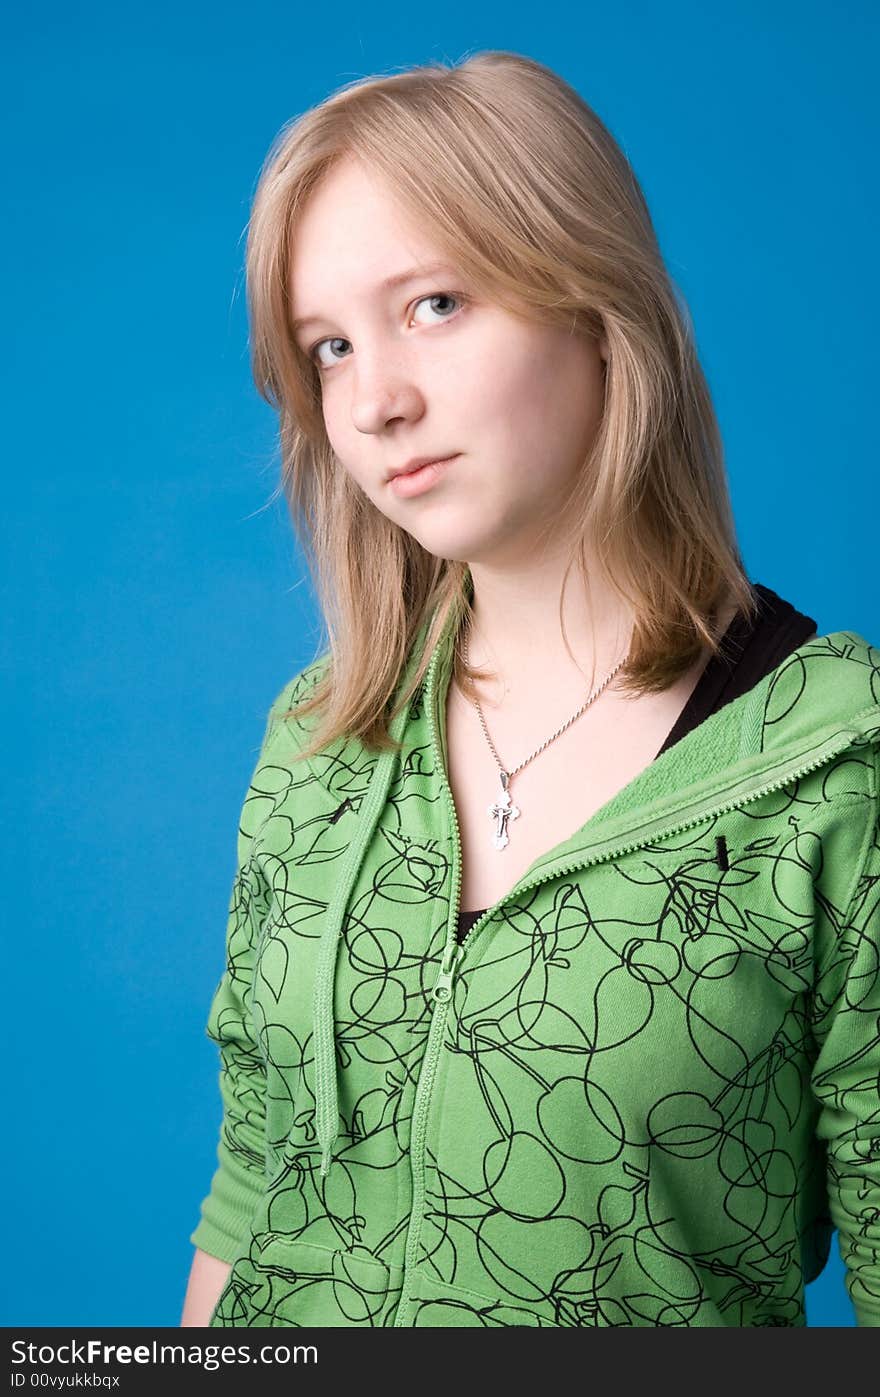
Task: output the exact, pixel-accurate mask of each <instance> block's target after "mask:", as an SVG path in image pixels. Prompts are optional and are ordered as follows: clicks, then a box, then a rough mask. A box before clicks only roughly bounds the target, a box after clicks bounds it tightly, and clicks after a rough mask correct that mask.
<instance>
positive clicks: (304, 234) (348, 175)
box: [290, 158, 449, 319]
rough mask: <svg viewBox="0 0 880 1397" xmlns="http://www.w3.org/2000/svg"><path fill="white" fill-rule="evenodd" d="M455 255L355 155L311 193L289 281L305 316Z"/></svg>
mask: <svg viewBox="0 0 880 1397" xmlns="http://www.w3.org/2000/svg"><path fill="white" fill-rule="evenodd" d="M448 263H449V258H448V255H447V254H445V253H444V249H443V248H442V247H441V246H440V245H439V244H438V243H436V242H435V241H433V240H432V239H431V237H430V235H429V234H428V233H427V232H426V230H424V229H423V228H419V227H418V226H417V225H416V224H415V222H414V221H413V220H412V219H411V217H410V215H409V214H408V212H407V210H405V209H404V208H403V207H402V206H401V205H400V203H399V202H398V200H397V199H396V198H395V195H394V193H393V191H392V190H391V189H390V188H389V187H388V186H387V185H386V184H385V183H384V181H383V180H382V179H381V177H380V176H379V175H378V174H377V173H376V172H374V171H372V170H368V169H367V168H366V167H364V166H363V165H362V164H361V163H360V162H358V161H355V160H353V159H351V158H348V159H346V161H345V162H344V163H340V164H339V165H338V166H336V167H334V168H333V169H332V170H330V171H329V173H328V174H327V175H325V176H324V178H323V180H322V181H321V182H320V184H319V185H318V186H317V187H316V188H315V189H314V190H312V192H311V194H310V195H309V197H308V200H307V201H306V204H305V207H304V208H303V210H302V212H301V214H300V216H299V219H298V221H297V225H296V228H295V231H294V236H293V239H292V245H291V267H290V287H291V298H292V301H293V306H292V310H293V315H294V316H295V317H297V318H298V319H304V318H306V317H309V316H312V315H317V314H318V313H324V312H325V311H327V312H329V311H330V309H331V303H332V302H335V301H336V300H338V296H339V294H340V292H341V291H342V290H343V289H344V290H345V293H346V295H350V294H354V295H362V296H367V295H368V294H370V293H372V292H374V291H376V290H377V289H381V288H382V286H383V283H385V282H386V281H387V280H388V279H390V278H394V277H396V276H398V275H399V274H400V273H402V272H405V271H407V270H408V269H410V268H412V267H418V266H424V267H428V266H430V265H434V264H447V265H448Z"/></svg>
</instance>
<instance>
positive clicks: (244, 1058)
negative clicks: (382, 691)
mask: <svg viewBox="0 0 880 1397" xmlns="http://www.w3.org/2000/svg"><path fill="white" fill-rule="evenodd" d="M288 693H289V686H288V687H287V688H285V690H284V691H282V695H281V696H280V698H279V699H276V701H275V703H273V705H272V709H271V710H270V713H269V719H268V722H267V724H266V730H265V733H264V736H263V741H262V743H261V745H260V755H259V757H258V759H257V764H256V767H255V770H254V773H253V775H252V777H251V781H250V785H249V788H248V791H247V794H246V796H245V800H244V804H243V807H242V811H241V817H240V820H239V832H238V859H237V869H236V873H235V878H234V880H233V884H232V893H231V897H230V902H229V912H228V918H227V926H226V968H225V970H224V972H223V974H222V976H221V978H220V983H219V984H218V986H217V988H216V990H215V992H214V996H213V999H212V1001H211V1005H210V1009H209V1013H208V1021H207V1025H206V1030H205V1031H206V1033H207V1035H208V1037H209V1038H211V1039H213V1041H214V1042H215V1043H216V1044H217V1045H218V1046H219V1049H220V1078H219V1081H220V1097H221V1102H222V1120H221V1124H220V1135H219V1142H218V1145H217V1160H218V1167H217V1169H216V1172H215V1173H214V1176H213V1178H212V1180H211V1186H210V1191H209V1193H208V1195H207V1197H206V1198H205V1199H204V1200H203V1201H202V1204H201V1219H200V1221H199V1223H198V1226H197V1227H196V1229H195V1231H194V1232H193V1233H191V1235H190V1241H191V1242H192V1243H193V1244H194V1245H195V1246H197V1247H199V1248H200V1250H202V1251H204V1252H207V1253H208V1254H209V1255H211V1256H216V1257H219V1259H220V1260H221V1261H228V1262H231V1261H233V1260H234V1258H235V1257H236V1255H237V1254H238V1251H239V1249H240V1246H241V1243H242V1241H243V1239H244V1238H245V1237H246V1235H247V1228H248V1223H249V1221H250V1218H251V1217H252V1215H253V1212H254V1210H255V1208H256V1206H257V1203H258V1202H259V1199H260V1197H261V1195H262V1193H263V1189H264V1186H265V1167H266V1065H265V1062H264V1059H263V1057H262V1054H261V1052H260V1047H259V1044H258V1042H257V1038H256V1034H255V1032H254V1026H253V1015H252V995H253V988H254V983H253V981H254V960H255V956H256V952H257V947H258V941H259V933H260V928H261V926H262V925H263V923H264V921H265V919H266V916H267V913H268V908H269V899H270V889H269V888H268V886H267V884H266V881H265V876H264V874H263V872H262V870H261V868H260V867H259V863H258V860H256V859H255V858H254V857H253V850H254V841H255V836H256V834H257V832H258V830H259V829H260V827H261V825H262V824H263V823H264V822H265V820H266V819H267V817H268V816H269V814H271V810H272V800H271V785H269V786H268V787H267V789H266V790H265V791H264V790H262V789H261V785H262V783H261V780H260V771H261V768H262V767H263V764H264V761H265V759H266V755H267V752H268V749H269V747H270V745H271V744H272V740H273V738H274V736H275V733H276V731H277V729H278V726H279V725H278V720H277V717H276V712H277V710H278V709H279V707H280V706H281V701H282V700H283V699H284V697H285V696H286V695H287V694H288Z"/></svg>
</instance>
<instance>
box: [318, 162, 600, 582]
mask: <svg viewBox="0 0 880 1397" xmlns="http://www.w3.org/2000/svg"><path fill="white" fill-rule="evenodd" d="M429 232H430V230H429V229H421V228H418V227H415V226H414V225H413V224H412V223H411V222H409V221H408V219H407V218H406V216H405V214H404V212H403V211H402V210H401V208H400V206H399V205H398V204H396V202H395V201H394V199H393V197H392V195H391V193H390V191H389V190H388V189H387V188H386V187H384V185H383V183H382V181H381V179H380V178H379V176H377V175H375V174H373V173H371V172H369V171H368V170H366V169H365V168H364V167H363V166H362V165H361V164H360V163H359V162H357V161H355V160H354V159H353V158H351V157H347V158H346V160H345V161H344V162H340V164H339V165H337V166H336V167H335V168H334V169H333V170H331V171H330V173H329V174H328V175H327V176H326V177H325V179H324V180H323V181H322V183H321V184H320V185H319V186H318V188H317V189H316V190H314V191H313V192H312V194H311V196H310V199H309V202H308V204H307V205H306V207H305V209H304V211H303V214H302V216H301V219H300V222H299V225H298V230H297V235H296V241H295V249H294V256H293V266H292V298H293V315H294V317H296V319H297V321H298V322H299V321H303V320H306V319H307V321H308V323H304V324H297V327H296V338H297V341H298V343H299V345H300V347H301V348H302V349H303V350H304V351H305V352H307V353H308V352H311V354H312V357H313V359H314V361H315V363H316V365H317V366H318V373H319V377H320V381H321V386H322V409H323V415H324V423H325V426H326V431H327V436H328V438H329V441H330V444H331V446H332V448H333V450H334V452H335V454H336V456H337V458H338V460H339V462H340V463H341V465H342V466H343V467H344V469H345V470H346V471H348V472H349V474H350V475H351V477H352V478H353V479H354V481H355V482H356V483H357V484H358V485H359V486H360V488H361V489H362V490H363V492H364V494H365V495H367V497H368V498H369V499H370V500H371V501H372V503H373V504H374V505H375V506H376V508H377V509H379V510H381V511H382V513H383V514H385V515H387V517H388V518H389V519H391V520H393V522H394V523H395V524H398V525H400V527H401V528H403V529H406V530H407V532H408V533H410V534H412V535H413V536H414V537H415V538H416V539H417V540H418V542H419V543H420V544H421V545H422V547H423V548H425V549H426V550H427V551H428V552H429V553H431V554H433V555H434V556H436V557H442V558H447V559H456V560H460V561H465V562H468V563H472V562H474V563H486V564H498V565H508V564H516V563H517V562H525V561H528V560H529V559H530V558H532V557H533V549H534V546H535V542H536V540H537V537H538V534H539V532H540V531H541V529H542V527H546V526H547V524H548V522H550V521H552V520H553V519H554V518H555V516H556V514H557V513H558V510H559V505H560V500H561V499H562V498H563V496H564V495H565V494H566V492H567V491H568V489H570V487H571V485H572V483H573V480H574V477H575V475H576V474H577V473H578V471H579V470H580V468H581V465H582V462H583V459H584V457H585V455H586V453H587V452H588V450H589V448H590V446H591V444H592V441H593V439H594V436H595V433H596V430H597V428H598V425H599V422H600V419H601V414H602V406H603V398H604V378H603V368H604V365H603V360H605V359H606V358H607V346H606V343H605V340H604V337H603V339H602V340H601V341H600V342H598V343H597V342H595V341H594V340H591V339H588V338H586V337H584V336H580V335H573V334H569V332H568V331H567V330H565V329H561V328H555V327H548V326H543V325H535V324H527V323H524V322H523V321H522V320H520V319H518V318H516V317H515V316H513V315H511V314H510V313H509V312H508V311H506V310H504V309H502V308H501V307H499V306H497V305H494V304H492V303H490V302H488V301H486V300H483V299H481V298H479V297H478V296H476V295H475V294H474V293H473V292H472V289H471V287H470V286H469V285H468V284H467V283H466V282H465V280H464V278H463V276H462V274H461V273H459V272H458V271H457V270H456V268H455V266H453V265H449V264H448V261H447V259H446V258H445V257H444V256H443V254H442V253H441V252H440V250H439V249H438V247H437V246H436V245H435V244H434V243H432V241H431V238H430V236H429ZM434 264H442V266H438V267H437V269H436V270H429V268H430V267H433V266H434ZM419 268H421V270H419ZM404 274H406V280H403V277H404ZM391 278H396V279H399V280H396V281H395V282H394V283H393V284H386V283H388V281H389V279H391ZM448 456H454V459H453V460H451V461H449V463H448V464H447V465H445V466H443V467H441V468H438V469H437V470H428V471H424V472H422V474H421V475H420V476H419V477H418V480H416V479H415V477H412V478H411V479H410V481H409V482H408V483H409V487H410V492H409V493H407V492H406V486H405V485H404V484H402V483H401V482H398V483H397V484H395V483H392V480H391V472H392V471H394V470H398V469H399V468H400V467H402V466H406V465H407V464H408V463H409V462H411V461H413V460H414V459H415V458H422V459H428V460H432V461H436V460H438V459H439V458H441V457H448ZM413 487H416V488H415V489H413Z"/></svg>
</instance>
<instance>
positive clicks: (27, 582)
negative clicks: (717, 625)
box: [0, 0, 880, 1325]
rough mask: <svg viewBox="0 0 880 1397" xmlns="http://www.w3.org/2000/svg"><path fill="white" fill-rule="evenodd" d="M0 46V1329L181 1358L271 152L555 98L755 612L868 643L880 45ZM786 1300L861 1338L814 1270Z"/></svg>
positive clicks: (288, 21) (607, 32) (855, 19)
mask: <svg viewBox="0 0 880 1397" xmlns="http://www.w3.org/2000/svg"><path fill="white" fill-rule="evenodd" d="M5 29H6V33H7V36H8V44H7V47H6V57H5V63H4V68H5V71H4V72H3V74H2V82H0V94H2V95H0V102H2V104H3V107H4V108H5V111H4V116H5V118H6V120H5V121H4V129H5V130H6V131H7V133H8V137H9V141H8V145H7V148H6V150H5V152H4V169H5V187H6V194H7V201H6V205H7V206H6V213H5V216H4V219H3V220H2V225H0V227H2V232H0V236H2V238H3V241H4V243H5V248H4V264H5V266H6V281H5V301H6V309H7V315H6V322H5V334H4V337H3V354H4V360H5V362H4V380H5V382H6V384H7V385H8V387H9V389H10V396H9V408H10V409H11V410H7V413H6V420H7V423H8V425H9V428H10V430H9V435H8V437H7V439H6V440H7V447H6V453H5V466H4V467H3V489H4V496H5V499H4V504H5V508H4V510H3V515H4V524H5V533H6V539H5V546H4V548H3V561H2V568H3V578H2V581H3V585H4V595H5V604H4V605H3V607H2V642H3V653H4V658H5V676H6V677H5V683H4V684H3V687H2V698H0V702H2V705H3V730H4V733H5V736H6V739H7V741H6V757H5V761H4V781H3V786H4V795H5V799H6V803H7V808H6V815H5V820H4V828H5V836H6V837H5V838H4V839H3V841H2V850H3V859H4V864H5V868H4V879H5V886H6V889H7V892H6V897H5V913H6V916H5V921H6V932H7V944H8V949H7V951H6V953H5V955H4V962H3V963H4V969H5V978H4V984H3V988H4V996H3V998H4V1008H5V1010H6V1013H5V1016H4V1017H5V1022H6V1024H7V1038H6V1042H5V1048H6V1049H7V1053H6V1060H7V1063H8V1065H9V1067H10V1074H9V1076H8V1078H7V1080H6V1108H5V1117H6V1126H7V1144H6V1148H5V1149H4V1151H3V1152H2V1158H3V1168H4V1170H5V1171H6V1179H5V1192H4V1197H5V1198H6V1200H7V1204H6V1211H7V1226H6V1229H5V1233H6V1237H7V1241H6V1244H5V1249H6V1263H5V1265H4V1267H3V1268H2V1269H3V1276H2V1285H3V1287H4V1288H5V1290H6V1294H5V1295H4V1298H3V1310H2V1315H0V1321H2V1323H4V1324H7V1325H11V1324H33V1325H98V1324H108V1325H153V1324H160V1325H168V1324H171V1325H175V1324H177V1322H178V1320H179V1315H180V1307H181V1303H182V1299H183V1293H184V1287H185V1284H186V1277H187V1272H188V1269H189V1265H190V1261H191V1257H192V1248H191V1245H190V1243H189V1240H188V1237H189V1233H190V1232H191V1230H192V1228H193V1227H194V1225H195V1222H196V1220H197V1212H198V1204H199V1201H200V1199H201V1197H202V1195H203V1194H204V1192H205V1191H206V1190H207V1186H208V1183H209V1180H210V1176H211V1173H212V1172H213V1168H214V1164H215V1154H214V1151H215V1145H216V1134H217V1129H218V1125H219V1112H220V1103H219V1095H218V1094H217V1077H216V1074H217V1065H218V1064H217V1055H216V1049H215V1047H214V1045H213V1044H211V1043H210V1042H209V1041H208V1039H207V1038H206V1037H205V1034H204V1022H205V1018H206V1015H207V1010H208V1005H209V1001H210V997H211V994H212V992H213V988H214V985H215V982H216V980H217V977H218V976H219V973H220V970H221V968H222V965H223V937H224V932H225V922H226V907H227V900H228V896H229V890H230V886H231V880H232V875H233V870H234V858H235V840H236V831H237V824H238V814H239V809H240V805H241V800H242V797H243V794H244V789H245V785H246V782H247V779H248V776H249V774H250V770H251V766H252V763H253V761H254V758H255V756H256V752H257V747H258V744H259V740H260V737H261V735H262V731H263V724H264V720H265V716H266V711H267V708H268V705H269V703H270V701H271V699H272V698H273V697H274V695H275V694H276V693H277V692H278V690H279V689H280V687H281V685H282V684H283V683H284V681H285V679H287V678H288V677H289V676H291V675H292V674H293V673H294V672H295V671H296V670H298V669H299V668H300V667H301V666H302V665H303V664H304V663H306V661H307V660H309V659H310V658H311V657H312V655H313V652H314V644H315V638H316V633H317V613H316V610H315V604H314V598H313V596H312V595H311V591H310V587H309V584H308V582H307V581H305V580H303V569H302V567H301V564H300V561H299V559H298V557H297V554H296V551H295V549H294V546H293V542H292V537H291V532H290V527H289V524H288V521H287V518H286V514H285V512H284V508H283V506H282V505H281V504H280V503H279V502H278V501H277V500H276V501H272V499H271V496H272V492H273V490H274V487H275V484H276V462H275V456H274V429H275V420H274V418H273V416H272V414H271V413H270V411H269V410H268V408H266V406H265V405H264V404H263V403H262V402H261V401H260V400H259V399H258V398H257V396H256V393H255V391H254V389H253V388H252V385H251V382H250V378H249V369H248V361H247V343H246V337H247V327H246V319H245V307H244V286H243V271H242V263H243V238H244V231H245V226H246V222H247V217H248V208H249V203H250V199H251V196H252V193H253V188H254V183H255V180H256V176H257V173H258V170H259V166H260V162H261V161H262V159H263V157H264V154H265V152H266V150H267V149H268V146H269V143H270V142H271V140H272V138H273V137H274V135H275V133H276V132H277V130H278V129H279V127H280V126H281V125H282V123H283V122H284V121H286V120H287V119H288V118H289V117H291V116H292V115H294V114H295V113H297V112H300V111H302V110H303V109H304V108H306V107H308V106H311V105H312V104H314V103H315V102H317V101H319V100H320V99H322V98H323V97H324V96H326V95H327V94H328V93H329V92H330V91H331V90H332V89H334V88H335V87H337V86H338V85H340V84H341V83H343V82H346V81H348V80H350V79H351V78H354V77H357V76H360V75H362V74H367V73H372V72H378V71H390V70H394V69H398V68H401V67H406V66H409V65H410V64H412V63H416V62H423V61H425V60H427V59H430V58H433V57H439V58H447V59H458V58H461V57H463V56H465V55H466V54H467V53H469V52H473V51H475V50H478V49H484V48H506V49H513V50H515V51H518V52H521V53H525V54H528V55H531V56H532V57H535V58H537V59H539V60H540V61H542V62H545V63H547V64H549V65H550V66H551V67H553V68H555V69H556V70H557V71H558V72H559V73H561V74H562V76H563V77H565V78H566V79H567V80H568V81H570V82H572V83H573V84H574V85H575V86H576V87H577V88H578V89H579V90H580V91H581V92H582V94H583V95H584V96H585V97H586V99H587V100H588V101H589V102H590V103H591V104H592V105H593V106H594V107H595V108H596V109H597V111H598V112H599V114H600V115H601V116H602V117H603V119H604V120H605V121H606V122H607V124H608V125H609V126H610V127H611V129H612V131H613V132H614V133H615V135H616V136H617V138H618V140H620V141H621V143H622V144H623V146H624V148H625V150H626V151H627V153H628V155H629V157H630V159H631V160H632V162H633V164H634V166H635V169H636V172H637V174H638V175H639V178H640V179H641V181H642V184H643V186H644V189H645V192H646V195H647V197H648V200H649V203H650V205H651V208H652V211H653V214H654V217H655V222H656V226H657V230H658V233H659V236H660V239H661V244H662V246H663V250H664V253H665V255H666V258H667V261H668V264H669V267H670V270H671V272H672V275H673V277H674V278H675V280H676V281H677V283H678V285H679V286H680V288H681V290H682V292H683V293H684V295H685V297H686V299H687V301H688V303H689V305H690V307H691V311H692V315H693V318H694V323H695V327H696V331H697V338H698V343H699V348H700V352H701V356H702V359H703V363H704V366H705V368H706V372H707V374H708V377H709V380H710V384H711V387H712V390H713V393H714V396H715V402H716V406H717V410H718V414H719V417H720V420H721V425H722V430H723V433H724V437H725V441H726V447H727V455H728V468H729V472H730V478H731V489H732V494H733V498H734V507H735V510H736V512H737V517H738V522H739V530H740V537H741V541H742V544H743V550H744V555H745V559H746V563H747V566H748V569H749V572H750V574H751V576H752V577H753V579H755V580H757V581H761V582H764V583H766V584H767V585H769V586H772V587H773V588H774V589H775V590H776V591H778V592H780V593H781V594H782V595H783V596H785V597H786V598H788V599H789V600H791V601H792V602H793V603H794V604H795V605H796V606H798V607H799V608H800V609H802V610H804V611H806V612H808V613H809V614H811V615H813V616H815V617H816V619H817V621H818V624H819V630H820V632H822V631H827V630H836V629H854V630H857V631H859V632H861V633H862V634H863V635H865V636H866V637H867V638H868V639H870V640H872V641H873V643H874V644H878V643H880V598H878V592H877V537H878V535H877V519H876V512H875V510H876V502H877V486H876V469H877V464H876V453H875V449H874V430H875V411H876V409H875V403H876V396H875V376H876V357H875V355H874V352H873V350H874V334H875V326H876V324H877V322H878V305H877V278H876V275H875V271H874V266H875V261H876V244H875V243H874V241H873V235H874V218H875V216H876V192H875V191H876V181H875V180H873V179H869V178H868V175H867V173H866V172H867V171H868V170H869V168H871V163H872V156H873V153H874V151H876V148H877V142H878V131H877V104H876V98H875V96H874V95H873V94H874V92H875V91H876V71H875V70H876V53H877V37H878V36H877V29H878V20H877V11H876V8H875V7H874V6H873V5H871V4H869V3H864V4H858V3H844V4H841V5H837V6H835V7H833V8H831V9H829V8H828V7H827V6H826V5H819V4H817V3H811V2H810V0H799V2H798V3H796V4H794V3H792V4H788V3H776V4H771V5H770V6H769V7H768V6H767V5H766V4H760V3H758V2H757V0H754V2H753V3H737V4H735V5H728V6H724V5H720V6H719V5H713V6H711V7H709V8H708V9H707V7H706V6H704V5H703V4H700V3H692V0H668V2H667V3H665V4H663V5H659V4H648V3H645V4H637V3H634V0H619V3H617V4H616V5H614V6H609V5H606V4H602V5H599V4H594V3H591V0H586V3H584V4H583V5H581V6H578V7H577V9H576V8H575V7H574V6H571V5H556V4H554V3H549V4H542V5H541V6H539V7H538V8H537V10H535V9H534V7H528V8H527V9H526V10H524V12H523V13H522V15H520V16H519V17H517V16H516V15H514V14H513V13H512V12H511V8H510V6H509V4H506V3H505V4H495V3H492V4H484V5H483V6H482V7H481V10H480V12H479V13H478V14H476V15H475V13H474V7H473V5H472V4H470V3H468V4H456V3H451V4H447V5H445V6H444V7H442V10H438V9H436V7H416V8H415V10H414V9H413V7H412V6H410V5H383V6H381V7H380V8H378V9H376V8H373V7H363V6H361V5H357V4H350V3H336V4H334V5H333V6H332V7H329V6H324V7H319V8H318V9H314V8H312V7H306V8H303V7H294V6H291V5H289V4H278V3H263V0H253V3H251V4H249V5H248V6H246V7H245V6H235V5H225V4H223V3H222V0H213V3H211V4H206V3H203V0H202V2H201V3H193V4H189V5H180V4H175V5H173V6H172V5H168V4H166V3H162V0H157V3H154V4H152V5H151V6H150V7H148V8H141V7H138V8H136V9H132V8H130V7H128V8H126V7H120V6H119V5H117V4H112V5H111V4H91V5H77V6H68V5H63V6H62V5H61V4H58V3H55V4H49V5H44V6H41V7H40V9H39V11H34V12H33V17H32V18H31V17H29V12H28V11H27V10H26V9H25V8H24V7H21V6H19V7H18V9H17V12H15V13H11V14H10V15H9V16H7V18H6V21H5ZM10 1059H11V1060H10ZM808 1299H809V1319H810V1323H811V1324H823V1325H850V1324H852V1322H853V1320H852V1312H851V1309H850V1306H849V1302H848V1299H847V1297H846V1295H845V1292H844V1290H843V1285H842V1273H841V1265H840V1262H839V1260H838V1257H837V1247H836V1239H835V1243H834V1249H833V1256H832V1260H831V1262H830V1263H829V1266H828V1268H827V1270H826V1272H825V1273H824V1274H823V1276H822V1277H821V1279H820V1280H819V1281H818V1282H817V1283H816V1284H815V1285H813V1286H812V1287H810V1289H809V1292H808Z"/></svg>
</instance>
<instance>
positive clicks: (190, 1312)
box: [180, 1247, 232, 1329]
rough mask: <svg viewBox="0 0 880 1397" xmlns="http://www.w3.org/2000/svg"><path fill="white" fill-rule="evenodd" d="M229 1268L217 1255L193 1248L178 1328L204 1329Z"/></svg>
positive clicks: (226, 1262) (224, 1282)
mask: <svg viewBox="0 0 880 1397" xmlns="http://www.w3.org/2000/svg"><path fill="white" fill-rule="evenodd" d="M231 1270H232V1267H231V1265H230V1264H229V1262H228V1261H220V1260H219V1259H218V1257H216V1256H209V1255H208V1253H207V1252H206V1251H200V1249H199V1248H198V1247H196V1254H195V1256H194V1257H193V1263H192V1266H191V1268H190V1273H189V1282H188V1284H187V1287H186V1295H185V1296H184V1301H183V1314H182V1315H181V1318H180V1328H181V1329H205V1328H207V1324H208V1320H209V1319H210V1318H211V1315H212V1313H213V1311H214V1307H215V1305H216V1304H217V1301H218V1300H219V1299H220V1292H221V1290H222V1289H223V1287H224V1286H225V1284H226V1282H227V1280H228V1278H229V1272H230V1271H231Z"/></svg>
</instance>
